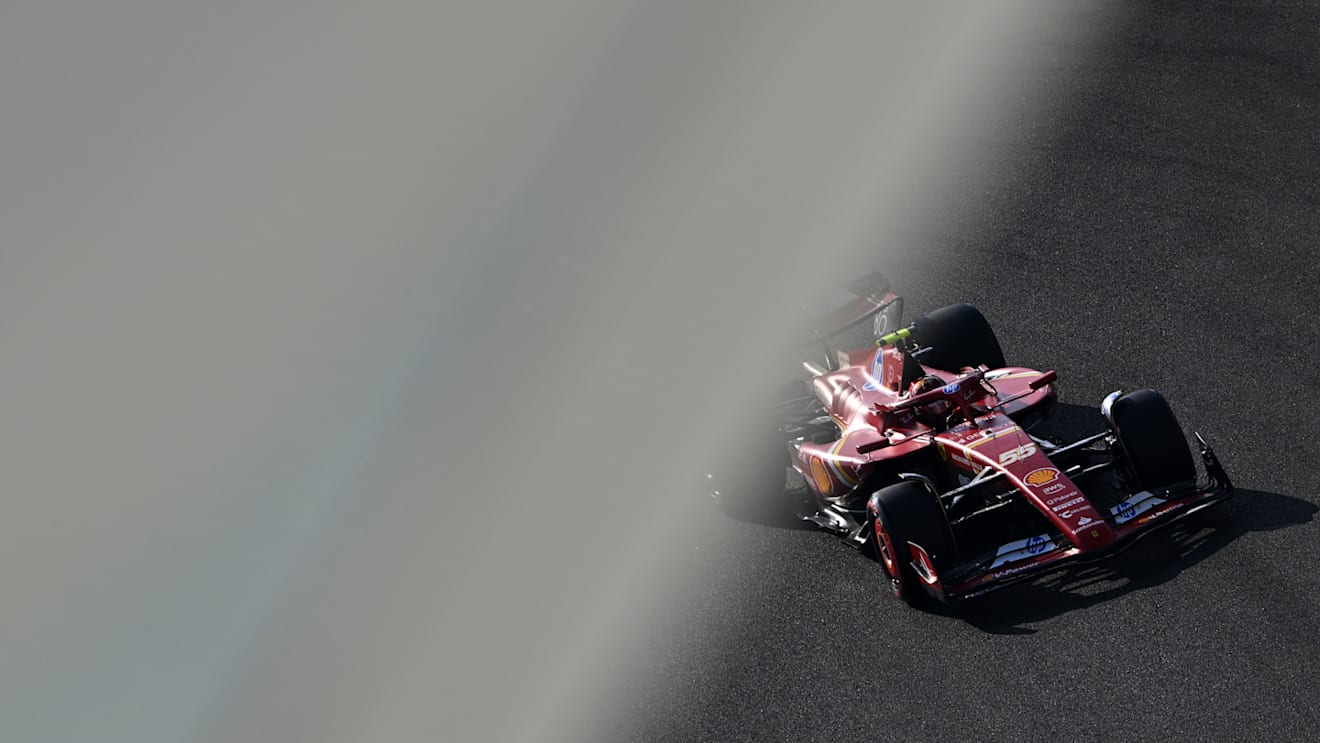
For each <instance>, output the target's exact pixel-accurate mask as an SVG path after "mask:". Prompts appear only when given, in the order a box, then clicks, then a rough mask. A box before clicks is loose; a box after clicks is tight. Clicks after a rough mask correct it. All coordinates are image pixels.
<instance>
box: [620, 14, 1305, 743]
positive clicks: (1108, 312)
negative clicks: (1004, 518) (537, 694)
mask: <svg viewBox="0 0 1320 743" xmlns="http://www.w3.org/2000/svg"><path fill="white" fill-rule="evenodd" d="M1102 46H1103V50H1102V51H1101V52H1100V53H1099V54H1097V55H1096V56H1095V58H1094V59H1093V60H1092V61H1090V62H1088V63H1086V64H1083V65H1079V64H1078V63H1076V62H1075V61H1074V60H1072V58H1070V57H1068V56H1067V55H1061V56H1060V57H1059V61H1058V63H1057V64H1056V65H1055V66H1054V67H1053V68H1051V69H1050V70H1049V71H1047V73H1046V75H1047V78H1048V79H1043V80H1042V81H1041V85H1040V87H1039V88H1038V89H1036V90H1033V91H1029V92H1026V93H1024V95H1025V96H1026V98H1024V101H1023V105H1022V107H1021V111H1022V114H1021V115H1022V121H1021V126H1019V127H1014V128H1012V129H1011V130H1010V132H1009V134H1008V135H1006V136H1008V137H1009V139H1008V140H1007V141H1000V142H987V143H986V145H987V148H992V147H994V146H1003V147H1007V148H1008V150H1009V151H1011V152H1012V153H1013V156H1012V158H1011V159H1010V163H1011V165H1012V167H1011V168H1010V169H1008V170H1006V171H1004V172H1003V173H1000V174H996V176H995V177H994V178H993V179H992V180H991V181H990V182H991V184H992V187H991V188H990V189H989V190H983V189H979V188H978V189H977V190H976V192H975V193H967V194H962V195H961V198H959V199H958V200H957V201H958V202H959V203H961V205H962V206H961V207H960V208H959V211H957V212H955V213H951V214H950V215H949V219H948V221H947V222H945V223H943V224H940V225H937V226H934V227H931V228H930V229H929V230H927V231H925V232H923V233H921V234H915V235H913V236H912V238H913V239H912V244H911V245H909V246H905V258H904V259H903V262H902V263H901V265H896V266H890V267H888V272H889V273H890V276H891V278H892V279H893V283H894V286H895V288H896V289H897V290H898V291H899V292H900V293H901V294H903V295H904V296H905V297H906V298H907V300H908V316H909V317H912V316H914V314H915V313H918V312H922V311H927V310H931V309H934V308H936V307H938V306H941V305H943V304H948V303H952V302H958V301H969V302H972V303H974V304H976V305H977V306H978V307H980V308H981V310H982V311H983V312H984V313H985V315H986V316H987V317H988V318H989V319H990V321H991V323H992V324H993V325H994V326H995V328H996V330H997V332H998V334H999V337H1000V340H1001V343H1002V345H1003V347H1004V351H1005V355H1006V356H1007V357H1008V361H1009V363H1010V364H1021V365H1025V366H1032V367H1037V368H1041V369H1055V370H1057V371H1058V373H1059V379H1060V384H1061V390H1062V398H1061V399H1062V401H1063V402H1065V403H1068V404H1069V407H1066V408H1064V415H1063V416H1062V417H1061V419H1060V420H1058V421H1056V422H1055V425H1056V430H1060V431H1062V432H1064V433H1069V432H1076V433H1082V432H1085V431H1087V430H1094V429H1093V428H1092V427H1093V426H1095V425H1098V420H1099V419H1098V417H1097V416H1096V415H1094V414H1093V413H1092V412H1091V411H1092V410H1093V409H1094V406H1095V405H1098V403H1099V401H1100V400H1101V398H1102V397H1103V396H1104V395H1105V394H1106V393H1108V392H1110V391H1111V390H1115V389H1120V388H1121V389H1127V390H1131V389H1137V388H1140V387H1154V388H1156V389H1158V390H1160V391H1161V392H1162V393H1163V394H1164V395H1165V396H1166V397H1167V398H1168V399H1169V401H1170V403H1171V404H1172V406H1173V408H1174V410H1175V411H1176V412H1177V414H1178V415H1179V418H1180V420H1181V422H1182V424H1183V427H1184V428H1185V429H1186V430H1187V431H1188V433H1189V434H1190V432H1192V431H1199V432H1201V433H1202V434H1203V435H1205V436H1206V438H1207V439H1208V440H1210V442H1211V443H1212V444H1213V445H1214V446H1215V448H1216V450H1217V452H1218V453H1219V455H1220V458H1221V459H1222V460H1223V462H1224V464H1225V466H1226V467H1227V469H1228V470H1229V473H1230V474H1231V476H1232V477H1233V479H1234V481H1235V484H1236V485H1237V486H1238V488H1239V493H1238V495H1237V497H1236V498H1235V500H1233V501H1231V502H1230V503H1228V504H1226V505H1224V506H1221V507H1220V508H1218V509H1216V510H1215V511H1213V512H1211V513H1209V514H1207V515H1206V516H1205V517H1204V518H1199V519H1197V520H1195V521H1193V522H1192V523H1191V524H1190V525H1189V527H1188V528H1186V529H1183V530H1181V531H1179V532H1175V533H1170V534H1167V535H1166V534H1162V535H1158V536H1154V537H1152V538H1150V539H1148V540H1146V541H1144V542H1142V543H1140V544H1139V545H1138V546H1136V547H1134V548H1133V549H1131V550H1129V551H1128V552H1126V553H1124V554H1123V555H1122V556H1121V557H1120V558H1119V559H1117V560H1116V561H1114V562H1113V563H1111V564H1108V565H1106V566H1105V567H1099V568H1097V567H1091V568H1086V569H1080V568H1079V569H1075V570H1073V571H1071V572H1068V573H1064V574H1063V575H1061V576H1058V577H1056V578H1053V579H1050V580H1045V581H1038V582H1036V583H1032V584H1028V585H1025V586H1021V587H1016V588H1011V589H1008V590H1005V591H1003V592H1000V593H998V594H995V595H993V596H992V597H990V598H987V599H985V600H984V601H982V602H980V603H979V604H974V605H971V606H969V607H968V608H967V609H965V610H964V611H963V612H961V613H939V612H929V611H918V610H914V609H910V608H908V607H907V606H905V605H903V604H901V603H899V602H898V601H896V600H895V599H893V598H892V597H891V596H889V595H888V594H887V592H886V589H885V587H884V586H883V585H882V582H881V572H880V567H879V566H878V565H877V564H876V563H874V562H872V561H870V560H868V559H866V558H864V557H862V556H860V555H858V554H857V553H856V552H854V551H853V550H851V549H850V548H848V547H847V546H845V545H844V544H843V543H841V542H840V541H838V540H836V539H834V538H833V537H831V536H829V535H827V534H824V533H821V532H815V531H810V530H805V529H791V528H778V527H773V526H766V525H762V524H755V523H741V522H737V523H735V524H733V529H732V538H728V539H725V540H722V541H718V542H716V541H712V542H710V543H707V544H703V545H701V551H702V552H703V554H704V555H705V556H704V557H703V558H702V559H701V560H700V561H699V565H700V568H699V572H698V574H697V576H696V579H695V580H693V581H692V585H691V587H690V588H689V592H688V594H687V595H683V596H676V597H674V600H675V601H679V602H684V603H686V604H688V605H689V606H690V607H691V609H690V610H689V611H688V612H686V613H685V614H682V615H680V619H679V620H678V621H677V624H676V625H674V626H665V627H657V628H655V629H656V632H655V636H656V637H659V638H665V637H668V638H681V639H682V641H683V642H685V643H688V644H689V645H690V646H691V647H694V648H695V649H696V651H697V652H696V653H694V655H693V659H688V658H685V657H679V656H680V655H681V654H678V653H675V654H674V656H673V657H672V658H671V660H670V662H668V663H661V665H659V666H658V667H656V668H655V669H653V673H651V674H650V675H648V676H647V678H646V680H645V681H644V682H642V683H641V685H640V687H639V688H638V689H637V691H636V693H635V694H634V696H633V698H634V699H635V700H636V704H635V707H634V710H633V712H635V713H636V714H637V720H636V721H634V724H633V726H631V727H629V728H628V729H627V730H626V731H620V732H619V736H620V737H621V738H630V739H637V740H674V741H736V740H756V741H771V740H782V741H808V740H821V741H853V740H857V741H861V740H876V739H891V740H908V741H925V740H931V741H935V740H939V741H970V740H1010V739H1018V738H1026V739H1032V740H1046V739H1052V740H1065V741H1086V740H1094V741H1129V740H1317V739H1320V709H1318V708H1320V704H1317V700H1318V699H1320V690H1318V686H1320V685H1318V684H1317V682H1316V668H1317V667H1320V642H1318V641H1317V631H1318V630H1320V622H1318V621H1317V620H1320V569H1317V565H1318V564H1320V531H1318V530H1317V523H1316V517H1315V514H1316V511H1317V504H1318V503H1320V475H1318V474H1317V473H1318V471H1320V470H1318V467H1320V445H1318V444H1317V440H1318V439H1317V437H1318V434H1317V432H1320V405H1317V403H1316V399H1317V392H1318V391H1320V354H1318V353H1317V352H1318V351H1320V294H1318V293H1317V290H1316V278H1317V275H1320V190H1318V189H1317V181H1320V11H1317V10H1316V9H1315V8H1314V7H1311V6H1303V5H1300V4H1292V3H1288V4H1276V5H1275V6H1273V7H1268V8H1266V7H1263V6H1262V7H1257V6H1256V5H1254V4H1243V5H1238V4H1230V3H1221V4H1210V3H1199V2H1184V3H1155V4H1150V5H1149V6H1148V7H1145V8H1144V9H1142V10H1138V11H1134V12H1132V13H1129V14H1128V15H1127V16H1126V17H1125V18H1122V19H1117V20H1115V21H1112V27H1110V28H1107V29H1105V30H1104V34H1103V41H1102ZM975 167H976V166H974V165H969V168H971V169H974V168H975ZM1001 167H1002V166H1001ZM969 172H970V170H969ZM970 180H972V179H970V178H969V182H970ZM717 517H718V518H728V517H727V516H724V515H722V514H717ZM729 565H736V566H738V568H739V569H738V570H731V569H725V566H729Z"/></svg>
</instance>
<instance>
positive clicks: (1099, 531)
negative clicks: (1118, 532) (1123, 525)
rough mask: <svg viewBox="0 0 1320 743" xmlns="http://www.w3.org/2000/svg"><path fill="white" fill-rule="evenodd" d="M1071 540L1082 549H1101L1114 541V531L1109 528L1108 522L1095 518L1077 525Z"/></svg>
mask: <svg viewBox="0 0 1320 743" xmlns="http://www.w3.org/2000/svg"><path fill="white" fill-rule="evenodd" d="M1072 541H1073V544H1075V545H1077V547H1078V548H1080V549H1083V550H1087V551H1090V550H1101V549H1104V548H1106V547H1108V546H1109V545H1111V544H1113V543H1114V531H1113V530H1112V529H1110V528H1109V524H1106V523H1105V522H1104V521H1101V520H1099V519H1096V520H1095V521H1092V522H1091V523H1089V524H1083V525H1081V526H1079V527H1077V531H1075V532H1073V539H1072Z"/></svg>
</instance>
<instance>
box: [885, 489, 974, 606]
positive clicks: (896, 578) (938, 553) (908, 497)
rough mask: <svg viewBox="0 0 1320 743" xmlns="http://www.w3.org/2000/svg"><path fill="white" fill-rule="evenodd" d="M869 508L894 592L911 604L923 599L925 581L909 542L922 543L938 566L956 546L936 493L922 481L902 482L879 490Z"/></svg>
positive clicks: (886, 572) (886, 573)
mask: <svg viewBox="0 0 1320 743" xmlns="http://www.w3.org/2000/svg"><path fill="white" fill-rule="evenodd" d="M867 511H868V513H869V515H870V518H871V526H872V528H873V529H874V530H875V546H876V552H877V553H878V557H879V560H880V565H881V567H883V568H884V571H885V575H886V576H887V577H888V578H889V583H890V585H891V587H892V588H893V591H894V595H895V596H898V597H899V598H901V599H903V601H905V602H907V603H909V604H914V603H917V602H919V601H921V600H924V599H925V597H926V592H925V589H924V588H923V587H922V586H923V585H924V583H923V581H922V580H921V578H920V576H918V575H917V571H916V569H915V568H913V567H912V555H911V551H910V550H909V549H908V543H909V542H915V543H916V544H919V545H921V547H922V549H924V550H926V553H927V554H928V555H930V557H931V559H932V560H933V561H935V564H936V566H937V567H938V566H939V565H940V563H941V562H942V561H943V560H944V559H945V558H947V557H948V556H949V555H950V554H951V552H952V547H953V539H952V537H951V536H950V535H949V525H948V522H947V521H946V520H945V518H944V511H943V509H941V508H940V504H939V503H938V502H936V500H935V496H934V495H933V494H932V493H931V492H930V491H928V490H927V489H926V488H925V486H923V485H921V484H919V483H915V482H900V483H897V484H895V485H890V486H888V487H885V488H881V489H880V490H877V491H876V492H875V494H874V495H872V496H871V500H870V502H869V503H868V504H867Z"/></svg>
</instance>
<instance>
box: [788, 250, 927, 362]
mask: <svg viewBox="0 0 1320 743" xmlns="http://www.w3.org/2000/svg"><path fill="white" fill-rule="evenodd" d="M802 309H803V310H804V311H805V313H806V316H807V318H808V319H809V325H808V326H809V328H810V339H809V340H807V341H805V343H804V345H812V346H816V347H819V348H821V349H822V350H823V352H824V361H825V368H826V369H829V370H831V371H833V370H834V369H837V368H838V361H837V354H836V351H837V350H840V349H839V348H838V344H839V343H840V342H843V343H849V344H850V345H848V346H846V348H858V347H861V346H864V345H869V344H870V343H872V342H874V341H875V339H877V338H879V337H881V336H883V335H885V334H887V333H890V332H892V331H894V330H897V329H898V327H899V323H900V321H901V320H902V318H903V299H902V298H901V297H899V296H898V295H897V294H894V293H893V292H892V291H890V289H889V279H888V278H887V277H886V276H885V275H884V274H882V273H880V272H879V271H877V272H875V273H871V274H867V275H865V276H862V277H861V278H858V279H854V280H853V281H851V282H849V283H848V284H847V285H846V286H845V287H843V288H842V289H840V290H837V291H836V292H835V293H834V294H833V295H832V296H831V297H828V298H826V299H825V300H824V301H820V302H816V303H813V304H811V305H806V306H804V307H803V308H802ZM868 325H869V327H868ZM868 331H869V335H870V337H869V338H866V339H865V340H862V339H860V338H851V337H849V336H853V335H859V336H860V335H861V334H863V333H866V332H868ZM813 355H814V354H813Z"/></svg>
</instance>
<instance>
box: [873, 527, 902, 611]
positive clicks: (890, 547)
mask: <svg viewBox="0 0 1320 743" xmlns="http://www.w3.org/2000/svg"><path fill="white" fill-rule="evenodd" d="M874 522H875V546H876V551H877V552H879V553H880V564H881V565H882V566H883V567H884V569H885V573H887V574H888V575H889V583H890V587H891V588H892V589H893V591H894V594H895V595H898V594H901V593H902V591H903V574H902V573H901V572H900V569H899V566H898V565H899V564H898V559H897V557H896V555H895V552H894V540H892V539H890V538H889V532H887V531H885V527H884V524H882V523H880V517H879V516H877V517H875V519H874Z"/></svg>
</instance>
